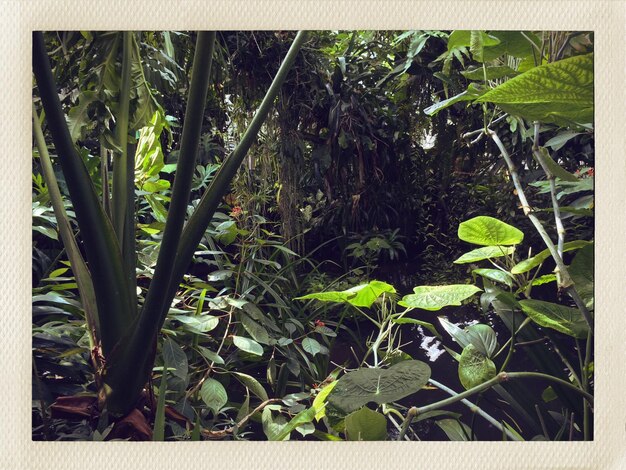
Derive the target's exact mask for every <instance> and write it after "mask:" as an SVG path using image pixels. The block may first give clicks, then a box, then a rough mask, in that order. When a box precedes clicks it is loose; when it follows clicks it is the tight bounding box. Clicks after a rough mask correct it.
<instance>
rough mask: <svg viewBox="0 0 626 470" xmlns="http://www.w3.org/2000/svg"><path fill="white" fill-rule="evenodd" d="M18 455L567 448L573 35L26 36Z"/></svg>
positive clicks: (579, 176) (585, 41)
mask: <svg viewBox="0 0 626 470" xmlns="http://www.w3.org/2000/svg"><path fill="white" fill-rule="evenodd" d="M33 72H34V82H33V135H34V146H33V185H32V187H33V204H32V209H33V267H32V269H33V345H32V346H33V438H34V439H38V440H114V439H131V440H169V441H173V440H205V439H221V440H258V439H267V440H289V439H291V440H300V439H302V440H331V441H336V440H389V439H394V440H441V439H450V440H500V439H502V440H590V439H592V438H593V403H594V402H593V389H594V375H593V372H594V361H593V344H594V341H593V332H594V288H593V255H594V243H593V239H594V233H593V214H594V212H593V207H594V197H593V194H594V191H593V190H594V187H593V182H594V179H593V168H594V133H593V104H594V102H593V35H592V34H591V33H585V32H571V33H570V32H542V31H407V32H396V31H349V32H348V31H339V32H337V31H335V32H330V31H328V32H327V31H317V32H298V33H294V32H228V31H222V32H217V33H216V32H198V33H191V32H180V31H177V32H174V31H171V32H130V31H126V32H102V31H99V32H86V31H81V32H54V33H53V32H46V33H41V32H36V33H34V35H33Z"/></svg>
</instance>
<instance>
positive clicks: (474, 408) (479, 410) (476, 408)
mask: <svg viewBox="0 0 626 470" xmlns="http://www.w3.org/2000/svg"><path fill="white" fill-rule="evenodd" d="M428 381H429V382H430V383H431V384H433V385H434V386H435V387H437V388H439V389H441V390H443V391H444V392H447V393H448V394H450V395H452V396H454V395H456V394H457V392H455V391H454V390H452V389H451V388H448V387H446V386H445V385H443V384H442V383H439V382H437V381H436V380H433V379H429V380H428ZM461 403H463V404H464V405H465V406H467V407H468V408H469V409H470V410H472V412H474V413H477V414H478V415H480V416H481V417H483V418H484V419H486V420H487V421H488V422H489V423H490V424H491V425H493V426H494V427H495V428H496V429H498V430H500V432H503V433H505V434H506V435H507V436H508V437H509V439H511V440H512V441H519V437H518V436H516V435H515V434H513V433H512V432H511V431H509V430H508V429H507V428H506V426H503V425H502V424H501V423H500V422H499V421H498V420H496V419H495V418H494V417H493V416H491V415H490V414H488V413H487V412H485V411H484V410H483V409H482V408H480V407H479V406H478V405H475V404H474V403H472V402H471V401H469V400H467V399H465V398H464V399H462V400H461Z"/></svg>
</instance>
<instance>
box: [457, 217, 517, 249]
mask: <svg viewBox="0 0 626 470" xmlns="http://www.w3.org/2000/svg"><path fill="white" fill-rule="evenodd" d="M458 237H459V239H461V240H463V241H465V242H468V243H473V244H475V245H484V246H493V245H517V244H519V243H521V242H522V240H523V239H524V234H523V233H522V232H521V231H520V230H518V229H516V228H515V227H513V226H512V225H509V224H506V223H504V222H502V221H500V220H498V219H494V218H493V217H488V216H484V215H481V216H478V217H474V218H473V219H470V220H466V221H465V222H462V223H461V224H460V225H459V230H458Z"/></svg>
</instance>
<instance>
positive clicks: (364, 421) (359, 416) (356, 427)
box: [345, 406, 387, 441]
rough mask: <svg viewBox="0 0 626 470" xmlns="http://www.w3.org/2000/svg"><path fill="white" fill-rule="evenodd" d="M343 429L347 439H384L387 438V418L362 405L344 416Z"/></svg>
mask: <svg viewBox="0 0 626 470" xmlns="http://www.w3.org/2000/svg"><path fill="white" fill-rule="evenodd" d="M345 430H346V437H347V438H348V440H349V441H384V440H386V439H387V419H386V418H385V416H384V415H382V414H380V413H378V412H376V411H373V410H370V409H369V408H368V407H366V406H364V407H363V408H361V409H360V410H357V411H353V412H352V413H350V414H349V415H348V416H346V428H345Z"/></svg>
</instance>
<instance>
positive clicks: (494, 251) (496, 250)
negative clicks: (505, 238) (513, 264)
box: [454, 246, 515, 264]
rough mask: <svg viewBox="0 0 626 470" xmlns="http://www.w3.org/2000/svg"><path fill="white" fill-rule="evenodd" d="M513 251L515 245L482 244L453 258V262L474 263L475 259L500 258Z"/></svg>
mask: <svg viewBox="0 0 626 470" xmlns="http://www.w3.org/2000/svg"><path fill="white" fill-rule="evenodd" d="M513 253H515V247H512V246H484V247H482V248H476V249H475V250H472V251H468V252H467V253H465V254H463V255H461V256H460V257H459V258H457V259H456V260H454V264H467V263H475V262H476V261H482V260H485V259H491V258H500V257H502V256H508V255H511V254H513Z"/></svg>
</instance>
